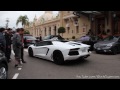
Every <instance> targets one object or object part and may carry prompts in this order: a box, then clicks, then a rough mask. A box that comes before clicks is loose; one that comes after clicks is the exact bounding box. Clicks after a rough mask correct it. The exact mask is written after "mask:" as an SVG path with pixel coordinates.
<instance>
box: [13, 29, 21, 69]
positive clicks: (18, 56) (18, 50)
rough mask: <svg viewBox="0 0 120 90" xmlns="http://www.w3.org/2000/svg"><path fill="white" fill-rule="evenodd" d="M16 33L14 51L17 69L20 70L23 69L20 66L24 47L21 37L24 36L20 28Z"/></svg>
mask: <svg viewBox="0 0 120 90" xmlns="http://www.w3.org/2000/svg"><path fill="white" fill-rule="evenodd" d="M16 31H17V32H16V33H15V34H14V35H13V51H14V53H15V67H17V68H20V67H22V66H21V65H20V60H21V47H22V42H21V36H20V35H21V34H22V30H21V29H19V28H18V29H17V30H16Z"/></svg>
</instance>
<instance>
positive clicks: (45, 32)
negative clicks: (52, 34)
mask: <svg viewBox="0 0 120 90" xmlns="http://www.w3.org/2000/svg"><path fill="white" fill-rule="evenodd" d="M45 36H46V28H45Z"/></svg>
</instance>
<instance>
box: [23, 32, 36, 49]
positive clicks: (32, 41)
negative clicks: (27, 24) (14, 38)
mask: <svg viewBox="0 0 120 90" xmlns="http://www.w3.org/2000/svg"><path fill="white" fill-rule="evenodd" d="M36 42H37V39H36V38H35V37H33V36H32V35H29V34H25V35H24V47H28V46H30V45H31V44H35V43H36Z"/></svg>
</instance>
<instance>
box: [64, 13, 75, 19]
mask: <svg viewBox="0 0 120 90" xmlns="http://www.w3.org/2000/svg"><path fill="white" fill-rule="evenodd" d="M72 17H76V16H75V15H73V14H72V15H69V16H65V17H63V19H67V18H72Z"/></svg>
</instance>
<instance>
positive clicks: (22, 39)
mask: <svg viewBox="0 0 120 90" xmlns="http://www.w3.org/2000/svg"><path fill="white" fill-rule="evenodd" d="M20 29H21V31H22V33H21V42H22V47H21V60H22V63H26V61H25V60H24V37H23V36H24V29H23V28H20Z"/></svg>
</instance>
